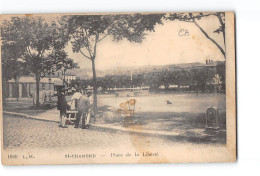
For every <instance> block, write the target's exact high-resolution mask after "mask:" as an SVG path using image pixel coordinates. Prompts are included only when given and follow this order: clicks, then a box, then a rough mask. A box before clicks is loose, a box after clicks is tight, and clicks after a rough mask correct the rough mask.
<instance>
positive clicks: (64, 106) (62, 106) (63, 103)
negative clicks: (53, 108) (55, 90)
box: [57, 91, 68, 128]
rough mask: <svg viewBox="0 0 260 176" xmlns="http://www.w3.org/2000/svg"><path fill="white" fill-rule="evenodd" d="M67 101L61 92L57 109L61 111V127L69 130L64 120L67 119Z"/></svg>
mask: <svg viewBox="0 0 260 176" xmlns="http://www.w3.org/2000/svg"><path fill="white" fill-rule="evenodd" d="M67 106H68V105H67V101H66V97H65V94H64V92H63V91H62V92H59V94H58V101H57V109H58V110H60V120H59V127H62V128H67V124H66V123H65V122H63V119H64V118H66V111H67Z"/></svg>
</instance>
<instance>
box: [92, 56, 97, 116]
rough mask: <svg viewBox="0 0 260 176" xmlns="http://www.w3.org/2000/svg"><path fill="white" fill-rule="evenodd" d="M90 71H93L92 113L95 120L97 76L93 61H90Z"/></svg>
mask: <svg viewBox="0 0 260 176" xmlns="http://www.w3.org/2000/svg"><path fill="white" fill-rule="evenodd" d="M91 61H92V71H93V98H94V102H93V111H94V116H95V118H96V114H97V76H96V68H95V59H92V60H91Z"/></svg>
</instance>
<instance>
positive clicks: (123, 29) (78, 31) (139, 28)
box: [61, 14, 164, 114]
mask: <svg viewBox="0 0 260 176" xmlns="http://www.w3.org/2000/svg"><path fill="white" fill-rule="evenodd" d="M163 16H164V14H144V15H142V14H132V15H126V14H123V15H73V16H65V17H63V18H62V19H61V24H62V25H64V26H65V27H64V28H67V29H68V33H69V34H70V37H71V43H72V46H73V52H77V53H81V54H82V55H83V56H84V57H85V58H87V59H89V60H90V61H91V63H92V72H93V93H94V113H95V114H96V112H97V78H96V68H95V60H96V57H97V48H98V44H99V43H100V42H101V41H102V40H103V39H104V38H106V37H107V36H112V37H113V39H114V41H119V40H122V39H124V38H126V39H127V40H129V41H130V42H139V43H140V42H142V40H143V39H144V37H145V32H146V31H153V30H154V25H155V24H157V23H159V24H161V18H162V17H163Z"/></svg>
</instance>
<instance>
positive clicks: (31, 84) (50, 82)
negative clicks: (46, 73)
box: [7, 76, 63, 98]
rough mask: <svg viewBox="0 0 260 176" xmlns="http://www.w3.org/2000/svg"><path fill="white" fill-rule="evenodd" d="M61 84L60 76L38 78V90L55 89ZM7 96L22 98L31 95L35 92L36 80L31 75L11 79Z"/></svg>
mask: <svg viewBox="0 0 260 176" xmlns="http://www.w3.org/2000/svg"><path fill="white" fill-rule="evenodd" d="M60 86H63V81H62V80H61V79H60V78H56V77H55V78H42V79H41V80H40V85H39V90H40V91H41V90H51V91H54V92H55V91H57V88H58V87H60ZM7 91H8V95H9V96H8V97H9V98H13V97H15V98H17V97H19V98H22V97H33V95H34V93H35V92H36V81H35V77H33V76H21V77H20V78H19V79H16V80H14V79H12V80H10V81H9V83H8V90H7Z"/></svg>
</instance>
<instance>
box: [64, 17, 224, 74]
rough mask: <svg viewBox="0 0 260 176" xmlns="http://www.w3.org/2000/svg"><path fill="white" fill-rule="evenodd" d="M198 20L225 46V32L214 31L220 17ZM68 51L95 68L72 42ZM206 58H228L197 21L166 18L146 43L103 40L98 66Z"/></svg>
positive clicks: (80, 63) (120, 65) (87, 65)
mask: <svg viewBox="0 0 260 176" xmlns="http://www.w3.org/2000/svg"><path fill="white" fill-rule="evenodd" d="M198 23H199V24H200V25H201V26H202V28H203V29H204V30H205V31H206V32H207V33H208V34H209V35H210V36H211V37H212V38H213V39H214V40H216V41H217V43H219V45H220V46H222V48H224V46H223V45H224V44H223V43H224V42H223V35H222V34H217V33H213V31H214V30H215V29H217V28H218V27H219V25H220V24H219V22H218V19H217V17H215V16H211V17H205V18H204V19H202V20H199V21H198ZM184 31H186V35H184V34H185V32H184ZM179 34H180V35H181V36H180V35H179ZM183 35H184V36H183ZM66 51H67V52H68V54H69V56H70V57H71V58H72V59H74V61H75V62H77V63H78V64H79V66H80V68H91V62H90V61H89V60H88V59H86V58H85V57H84V56H83V55H82V54H81V53H73V52H72V49H71V45H70V44H69V45H68V46H67V47H66ZM86 53H87V52H86ZM206 59H210V60H220V61H224V57H223V55H222V53H221V52H220V51H219V49H218V48H217V47H216V46H215V45H214V44H213V43H212V42H211V41H210V40H209V39H207V38H206V37H205V35H204V34H203V33H202V32H201V31H200V30H199V29H198V28H197V27H196V26H195V24H193V23H188V22H180V21H178V20H176V21H166V20H165V21H163V25H159V24H157V25H156V26H155V32H147V35H146V37H145V39H144V40H143V42H142V43H133V42H132V43H131V42H129V41H127V40H122V41H119V42H115V41H112V38H111V37H107V38H105V39H104V40H102V41H101V42H99V43H98V46H97V57H96V69H98V70H106V69H118V68H122V67H137V66H147V65H167V64H180V63H191V62H202V63H205V62H206Z"/></svg>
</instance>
